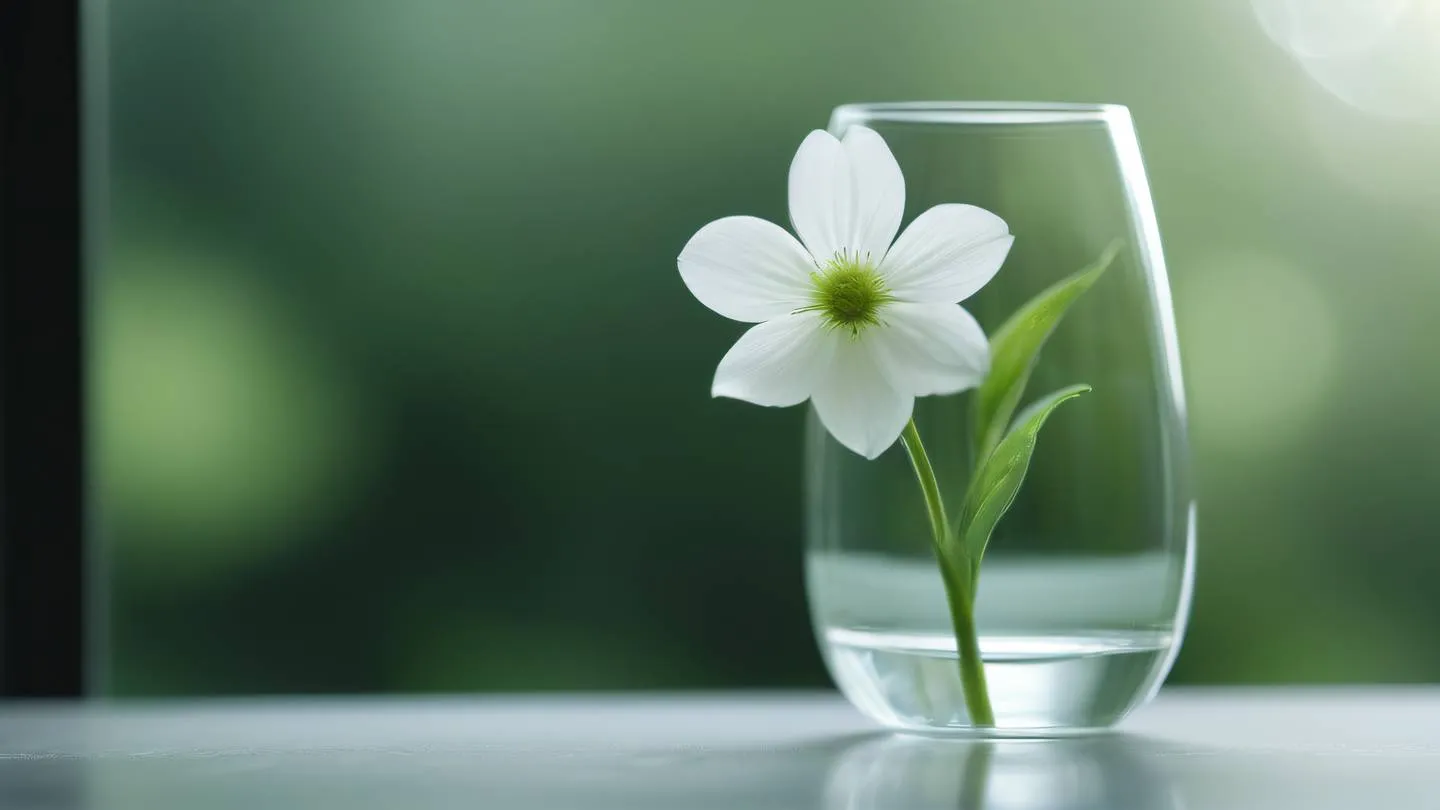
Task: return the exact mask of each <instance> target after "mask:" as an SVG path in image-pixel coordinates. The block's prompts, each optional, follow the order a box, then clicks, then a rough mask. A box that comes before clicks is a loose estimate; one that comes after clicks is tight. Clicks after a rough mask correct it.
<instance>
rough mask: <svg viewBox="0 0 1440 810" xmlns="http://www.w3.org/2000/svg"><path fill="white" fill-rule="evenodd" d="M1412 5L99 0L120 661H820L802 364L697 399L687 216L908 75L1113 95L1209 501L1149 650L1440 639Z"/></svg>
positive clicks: (668, 669)
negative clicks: (1180, 611)
mask: <svg viewBox="0 0 1440 810" xmlns="http://www.w3.org/2000/svg"><path fill="white" fill-rule="evenodd" d="M1437 6H1440V3H1436V2H1432V1H1431V0H1388V1H1387V2H1320V1H1317V2H1314V3H1308V4H1307V3H1298V2H1287V0H1254V2H1252V1H1251V0H1207V2H1190V3H1179V2H1166V3H1156V2H1150V1H1148V0H1091V2H1074V1H1072V0H1007V2H966V1H965V0H946V2H922V1H920V0H916V1H915V2H906V3H890V2H880V1H879V0H788V2H779V1H777V0H725V2H664V1H663V0H527V1H526V2H519V1H518V0H493V1H492V2H486V1H485V0H469V1H468V2H462V1H461V0H453V1H447V0H207V2H204V3H196V2H182V1H181V0H109V2H108V3H101V2H96V3H95V4H94V5H93V6H92V8H91V9H90V11H91V19H90V23H91V24H92V25H95V26H105V27H107V28H108V32H107V33H106V35H105V36H104V37H103V39H104V40H105V41H106V48H105V49H100V48H97V49H95V50H94V51H92V53H91V59H92V60H94V61H95V63H96V64H95V69H96V70H97V71H99V72H100V73H102V74H104V75H106V76H107V77H108V79H107V83H108V88H109V94H108V96H109V97H108V113H107V111H105V110H98V109H95V110H91V111H90V112H91V117H90V121H91V122H92V123H91V125H92V126H94V127H97V128H100V129H97V130H96V137H98V138H102V139H104V140H105V141H106V142H108V145H109V158H108V167H107V166H104V165H95V166H92V170H93V171H94V172H97V173H98V174H99V175H100V176H99V177H98V179H99V180H100V182H101V185H102V186H103V187H105V188H106V191H105V192H104V195H103V196H100V197H97V198H96V204H98V205H105V206H108V212H107V213H106V223H107V225H106V228H105V234H104V242H103V247H102V249H101V250H100V251H99V252H98V254H97V260H96V265H97V266H96V267H95V268H94V287H93V289H94V293H93V296H94V297H93V301H92V324H93V328H92V331H91V338H90V339H91V349H92V359H93V363H92V369H93V372H92V374H93V378H92V381H91V382H92V386H93V388H92V390H93V400H92V401H93V407H92V422H93V425H94V430H95V437H96V442H97V448H96V467H95V494H96V498H97V519H96V521H95V522H96V524H97V532H96V540H95V542H96V543H97V547H98V548H99V549H100V551H101V552H102V557H103V559H104V565H105V576H104V580H105V582H106V584H105V586H104V587H103V588H102V593H101V594H100V595H101V600H100V602H101V605H102V606H101V608H100V611H101V614H102V619H103V625H102V626H103V628H104V633H103V636H104V638H103V639H102V641H101V642H100V643H101V644H102V646H103V648H104V651H103V652H104V654H103V655H102V656H101V671H99V672H97V673H96V675H97V679H98V682H99V684H100V686H101V689H102V691H104V692H108V693H111V694H124V695H152V694H200V693H249V692H336V691H340V692H343V691H371V690H469V689H475V690H484V689H497V690H510V689H558V688H661V687H728V686H756V687H759V686H799V685H819V684H823V683H825V682H826V679H825V675H824V672H823V669H822V666H821V664H820V661H819V658H818V655H817V653H816V651H815V648H814V645H813V643H812V641H811V638H810V629H809V625H808V620H807V617H806V615H805V606H804V596H803V593H802V580H801V556H800V545H801V525H800V511H801V497H800V479H801V475H800V445H801V430H800V427H801V420H802V415H803V414H802V411H801V410H800V409H789V410H786V411H776V410H771V409H761V408H755V407H751V406H748V405H744V404H741V403H736V402H733V401H715V400H711V399H710V398H709V395H708V390H709V381H710V376H711V374H712V373H713V370H714V364H715V362H716V361H717V360H718V359H719V357H720V356H721V354H722V353H723V352H724V351H725V349H726V348H727V347H728V346H729V345H730V343H731V342H732V341H733V340H734V338H735V337H736V336H737V335H738V334H739V332H740V331H741V329H740V327H739V325H737V324H733V323H729V322H726V321H724V320H723V319H721V318H719V317H716V316H714V315H713V314H712V313H710V312H708V311H707V310H705V309H704V308H703V307H701V306H700V305H699V304H698V303H696V302H695V301H694V300H693V299H692V298H691V297H690V295H689V294H688V293H687V291H686V290H685V288H684V287H683V285H682V284H681V283H680V280H679V277H678V275H677V273H676V271H675V265H674V258H675V256H676V254H677V253H678V251H679V249H680V247H681V246H682V245H683V244H684V242H685V240H686V239H687V238H688V237H689V236H690V235H691V234H692V233H693V232H694V230H695V229H696V228H697V227H698V226H699V225H701V224H703V223H705V222H707V221H709V220H710V219H713V218H715V217H717V216H721V215H725V214H731V213H739V212H744V213H751V214H755V215H759V216H765V217H767V218H770V219H772V220H776V221H781V222H783V221H785V194H784V188H785V186H784V177H785V171H786V168H787V166H788V163H789V160H790V157H791V156H792V154H793V151H794V149H795V147H796V145H797V144H798V143H799V141H800V139H801V138H802V137H803V136H804V134H805V133H806V132H807V131H808V130H809V129H812V128H815V127H823V126H824V125H825V122H826V120H827V118H828V115H829V111H830V108H831V107H832V106H834V105H836V104H838V103H841V102H845V101H861V100H894V99H912V98H913V99H1022V100H1051V101H1108V102H1118V103H1123V104H1127V105H1129V106H1130V107H1131V109H1132V111H1133V113H1134V116H1135V119H1136V123H1137V126H1138V128H1139V132H1140V139H1141V145H1142V147H1143V149H1144V150H1145V155H1146V159H1147V164H1148V167H1149V170H1150V179H1151V183H1152V187H1153V191H1154V196H1155V201H1156V206H1157V208H1158V213H1159V219H1160V225H1161V230H1162V233H1163V236H1164V240H1165V247H1166V253H1167V256H1168V259H1169V264H1170V269H1171V274H1172V283H1173V287H1174V291H1175V298H1176V305H1177V318H1178V322H1179V328H1180V334H1181V349H1182V356H1183V358H1184V361H1185V363H1186V366H1185V371H1186V375H1187V384H1188V388H1189V393H1190V400H1191V408H1192V409H1191V416H1192V423H1191V435H1192V439H1193V442H1194V451H1195V458H1196V461H1197V474H1198V476H1197V477H1198V481H1199V494H1200V499H1201V500H1200V502H1201V510H1200V543H1201V545H1200V569H1199V580H1198V589H1197V600H1196V609H1195V614H1194V620H1193V623H1192V625H1191V630H1190V634H1189V641H1188V643H1187V645H1186V647H1185V650H1184V652H1183V654H1182V655H1181V657H1180V659H1179V663H1178V665H1177V668H1176V670H1175V673H1174V675H1173V677H1172V680H1173V681H1174V682H1269V681H1347V680H1357V681H1358V680H1363V681H1419V680H1435V679H1440V644H1437V643H1436V642H1435V637H1436V635H1435V627H1436V626H1437V621H1440V589H1437V588H1436V586H1435V583H1436V581H1437V579H1440V542H1436V540H1437V538H1436V531H1435V516H1436V515H1437V514H1440V502H1437V497H1436V493H1437V492H1440V430H1437V429H1436V427H1435V423H1434V422H1433V416H1432V415H1433V412H1434V410H1435V407H1434V404H1433V403H1434V402H1435V399H1436V396H1437V395H1440V364H1437V363H1436V361H1435V347H1436V346H1437V345H1440V319H1437V315H1436V313H1437V304H1436V302H1437V301H1440V272H1437V270H1440V266H1437V265H1440V227H1437V223H1440V103H1437V102H1440V9H1437ZM107 16H108V19H105V18H106V17H107ZM105 50H108V53H107V52H104V51H105ZM106 129H108V131H106Z"/></svg>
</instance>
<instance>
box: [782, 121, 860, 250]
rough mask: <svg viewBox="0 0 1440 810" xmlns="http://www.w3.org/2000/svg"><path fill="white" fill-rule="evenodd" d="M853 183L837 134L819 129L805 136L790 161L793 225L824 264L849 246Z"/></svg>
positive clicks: (791, 220)
mask: <svg viewBox="0 0 1440 810" xmlns="http://www.w3.org/2000/svg"><path fill="white" fill-rule="evenodd" d="M853 185H854V184H853V183H852V181H851V179H850V159H849V157H848V156H847V155H846V154H845V148H844V147H842V146H841V145H840V142H839V141H837V140H835V136H834V135H831V134H830V133H828V132H825V131H824V130H819V129H817V130H815V131H814V132H811V133H810V134H809V135H807V136H805V140H804V141H802V142H801V143H800V148H799V149H798V150H796V152H795V159H794V160H792V161H791V162H790V224H791V225H793V226H794V227H795V233H796V234H797V235H798V236H799V237H800V241H801V242H804V243H805V247H807V248H809V250H810V255H812V256H814V257H815V260H816V261H817V262H819V263H821V264H824V263H825V262H827V261H829V260H830V259H831V257H833V256H834V255H835V254H837V253H839V252H840V250H841V249H842V248H844V247H845V246H846V242H845V240H846V238H847V235H848V231H849V229H850V222H851V220H852V216H851V208H852V205H853V203H852V201H851V197H852V189H853Z"/></svg>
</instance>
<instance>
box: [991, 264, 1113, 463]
mask: <svg viewBox="0 0 1440 810" xmlns="http://www.w3.org/2000/svg"><path fill="white" fill-rule="evenodd" d="M1121 244H1122V242H1121V241H1120V240H1118V239H1117V240H1115V241H1114V242H1111V243H1110V246H1109V247H1107V248H1105V252H1104V253H1102V254H1101V255H1100V258H1099V259H1096V260H1095V263H1094V264H1091V265H1090V266H1089V267H1086V268H1085V269H1084V270H1081V271H1080V272H1078V273H1076V274H1074V275H1072V276H1070V277H1068V278H1065V279H1062V280H1061V281H1058V282H1056V283H1055V284H1053V285H1051V286H1050V287H1048V288H1046V289H1045V290H1043V291H1042V292H1041V293H1040V294H1039V295H1036V296H1035V297H1034V298H1032V299H1030V300H1029V301H1028V302H1026V304H1025V305H1024V306H1022V307H1020V309H1018V310H1016V311H1015V314H1014V315H1011V316H1010V319H1009V320H1007V321H1005V323H1004V325H1002V326H1001V327H1000V328H999V329H997V330H996V331H995V334H994V336H992V337H991V338H990V373H989V374H988V375H987V376H986V377H985V381H984V382H983V383H981V384H980V388H979V390H978V391H976V396H975V434H974V435H975V452H976V455H975V458H976V459H978V460H979V461H977V463H983V462H984V460H985V459H986V458H987V457H988V456H989V455H990V452H991V451H992V450H994V449H995V445H997V444H999V443H1000V437H1001V436H1003V435H1005V428H1006V427H1007V426H1008V425H1009V424H1010V417H1011V415H1013V414H1014V413H1015V408H1016V406H1018V405H1019V404H1020V398H1021V397H1022V396H1024V395H1025V385H1026V384H1027V383H1028V382H1029V381H1030V372H1031V371H1033V370H1034V368H1035V360H1036V359H1037V358H1038V357H1039V356H1040V348H1041V347H1042V346H1044V345H1045V341H1046V339H1048V338H1049V337H1050V333H1051V332H1054V331H1055V327H1056V325H1057V324H1059V323H1060V319H1061V318H1063V317H1064V316H1065V312H1066V310H1068V309H1070V305H1071V304H1073V303H1075V301H1076V299H1078V298H1079V297H1080V296H1081V295H1083V294H1084V293H1085V291H1086V290H1088V289H1090V287H1092V286H1093V285H1094V284H1095V282H1096V281H1098V280H1099V279H1100V276H1101V275H1102V274H1104V272H1105V270H1106V269H1107V268H1109V267H1110V263H1111V262H1113V261H1115V256H1116V255H1117V254H1118V253H1119V252H1120V246H1121Z"/></svg>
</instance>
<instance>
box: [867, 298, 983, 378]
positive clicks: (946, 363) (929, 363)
mask: <svg viewBox="0 0 1440 810" xmlns="http://www.w3.org/2000/svg"><path fill="white" fill-rule="evenodd" d="M882 317H883V319H884V325H883V326H881V327H880V328H878V329H875V330H874V332H875V334H874V336H873V338H872V337H871V335H870V334H869V333H868V332H867V333H866V335H865V338H866V339H867V340H873V341H874V343H873V346H874V351H875V358H876V361H877V362H878V363H879V365H880V370H881V371H882V372H883V373H884V374H885V378H886V379H887V380H889V381H890V384H891V385H892V386H894V387H895V388H896V390H898V391H900V392H901V393H905V394H911V395H914V396H917V397H923V396H929V395H931V394H953V393H956V392H957V391H964V390H965V389H967V388H974V387H976V386H978V385H980V383H981V382H982V381H983V380H984V379H985V375H986V374H988V373H989V372H990V344H989V342H988V341H987V340H986V339H985V332H984V330H982V329H981V328H980V324H979V323H977V322H976V320H975V318H973V317H972V316H971V315H970V313H968V312H966V311H965V310H964V309H961V308H960V307H959V306H957V305H955V304H911V303H905V302H896V303H893V304H891V305H889V306H888V307H886V308H885V312H884V315H883V316H882Z"/></svg>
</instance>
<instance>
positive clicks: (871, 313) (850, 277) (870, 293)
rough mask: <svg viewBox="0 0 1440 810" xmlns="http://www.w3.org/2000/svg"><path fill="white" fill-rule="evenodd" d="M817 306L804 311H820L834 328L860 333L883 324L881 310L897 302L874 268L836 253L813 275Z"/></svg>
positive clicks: (811, 275)
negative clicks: (894, 301) (869, 327)
mask: <svg viewBox="0 0 1440 810" xmlns="http://www.w3.org/2000/svg"><path fill="white" fill-rule="evenodd" d="M810 281H811V283H812V284H814V285H815V288H814V290H813V291H812V292H811V296H812V298H813V300H814V302H815V303H813V304H811V305H810V306H808V307H805V308H804V310H803V311H806V312H818V313H820V315H821V317H823V318H824V319H825V325H826V326H827V327H830V328H832V329H848V330H849V331H850V333H851V334H852V335H858V334H860V331H861V330H862V329H864V328H865V327H867V326H875V325H877V324H879V323H880V310H881V309H882V308H883V307H884V306H885V305H886V304H888V303H889V302H891V301H893V300H895V298H894V296H892V295H890V289H889V288H888V287H886V286H885V280H884V279H882V278H881V277H880V274H879V273H878V272H876V270H875V267H874V265H872V264H870V262H868V261H864V260H861V259H860V258H859V257H856V256H852V255H850V254H848V253H840V254H837V255H836V256H835V257H834V258H832V259H831V260H830V261H829V262H826V264H825V266H824V267H822V268H820V269H819V270H816V271H815V272H813V273H811V274H810Z"/></svg>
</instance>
